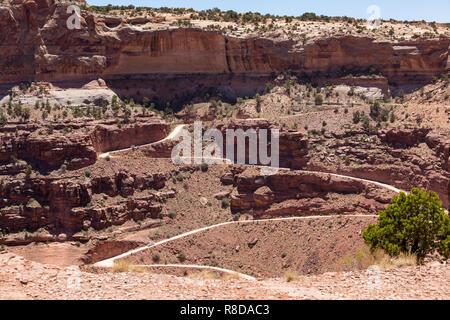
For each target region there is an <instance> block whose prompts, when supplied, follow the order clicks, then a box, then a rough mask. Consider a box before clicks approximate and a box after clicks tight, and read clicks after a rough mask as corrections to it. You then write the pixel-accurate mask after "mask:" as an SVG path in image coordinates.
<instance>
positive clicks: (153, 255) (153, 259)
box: [152, 253, 161, 263]
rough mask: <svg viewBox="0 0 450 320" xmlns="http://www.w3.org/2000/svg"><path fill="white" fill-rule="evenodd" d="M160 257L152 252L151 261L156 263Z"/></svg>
mask: <svg viewBox="0 0 450 320" xmlns="http://www.w3.org/2000/svg"><path fill="white" fill-rule="evenodd" d="M160 259H161V258H160V256H159V254H157V253H154V254H152V261H153V262H154V263H158V262H159V260H160Z"/></svg>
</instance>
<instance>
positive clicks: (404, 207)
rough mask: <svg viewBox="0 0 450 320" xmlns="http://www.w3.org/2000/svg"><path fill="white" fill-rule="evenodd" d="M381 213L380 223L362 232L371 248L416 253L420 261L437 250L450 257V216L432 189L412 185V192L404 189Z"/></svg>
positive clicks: (394, 253)
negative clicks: (405, 191)
mask: <svg viewBox="0 0 450 320" xmlns="http://www.w3.org/2000/svg"><path fill="white" fill-rule="evenodd" d="M379 215H380V216H379V218H378V224H377V225H373V224H371V225H369V226H368V227H367V229H366V230H365V231H364V233H363V238H364V241H365V242H366V243H368V244H370V246H371V248H372V249H376V248H381V249H383V250H385V251H386V253H388V254H389V255H391V256H398V255H399V254H400V253H402V252H403V253H408V254H416V255H417V260H418V262H419V263H421V262H423V259H424V257H425V256H426V255H427V254H429V253H432V252H434V251H435V250H437V251H438V252H439V253H440V254H441V255H442V256H443V257H444V258H445V259H447V258H448V256H449V253H450V218H449V217H448V215H447V214H446V213H445V211H444V208H443V207H442V203H441V202H440V201H439V197H438V196H437V194H436V193H434V192H433V191H430V192H429V193H426V192H425V191H423V190H420V189H418V188H413V189H412V191H411V193H410V194H405V193H404V192H402V193H400V195H396V196H394V198H393V199H392V201H391V204H390V205H389V206H388V207H387V208H386V210H384V211H381V212H380V213H379Z"/></svg>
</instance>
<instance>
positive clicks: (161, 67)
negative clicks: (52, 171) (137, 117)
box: [0, 0, 450, 91]
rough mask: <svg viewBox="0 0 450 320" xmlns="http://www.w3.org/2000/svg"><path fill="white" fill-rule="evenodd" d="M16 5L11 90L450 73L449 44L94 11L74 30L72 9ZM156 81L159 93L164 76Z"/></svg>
mask: <svg viewBox="0 0 450 320" xmlns="http://www.w3.org/2000/svg"><path fill="white" fill-rule="evenodd" d="M15 3H17V4H15V5H12V6H7V7H0V42H1V43H2V47H1V52H0V56H1V59H0V70H1V72H0V83H4V84H5V83H11V82H18V81H23V80H51V81H68V80H79V81H84V80H88V79H92V78H97V77H100V76H101V77H103V78H105V79H111V80H112V79H117V78H118V77H119V78H123V77H127V76H130V75H141V76H144V78H145V77H149V76H156V75H166V76H167V75H176V74H177V75H180V74H181V75H193V74H198V73H201V74H217V75H219V74H224V73H225V74H250V75H252V74H253V75H256V74H266V75H267V74H270V73H273V72H274V73H277V72H284V71H286V70H291V71H293V72H298V73H303V72H305V73H308V74H313V73H316V72H321V73H322V76H323V75H324V74H330V73H331V74H333V73H336V72H340V71H342V70H348V71H352V70H358V71H361V70H366V69H368V68H369V67H372V68H374V69H376V70H378V71H380V72H382V73H383V74H385V75H386V76H387V77H388V79H389V81H390V82H396V83H398V84H404V83H424V82H425V81H428V80H429V79H430V78H431V76H433V75H438V74H440V73H443V72H446V70H448V59H449V54H448V51H449V45H450V39H447V38H441V39H439V40H417V41H408V42H400V43H395V44H394V43H389V42H377V41H375V40H374V39H370V38H364V37H357V36H342V37H334V38H328V39H322V40H319V41H316V42H313V43H307V44H306V45H302V44H300V43H297V42H296V41H292V40H289V41H276V40H273V39H262V38H261V39H259V38H252V39H248V38H242V39H240V38H232V37H228V36H224V35H222V34H219V33H215V32H206V31H202V30H199V29H189V28H179V29H171V30H151V29H150V30H147V29H143V28H136V27H133V25H132V24H131V23H129V21H125V20H123V19H121V18H115V20H117V21H110V20H111V19H110V18H104V17H100V16H96V15H94V14H91V13H87V12H83V13H82V19H81V29H80V30H76V29H75V30H69V29H68V28H67V27H66V21H67V18H68V17H69V14H67V13H66V8H67V6H68V4H59V3H57V2H55V1H54V0H35V1H33V0H28V1H16V2H15ZM180 57H182V58H180ZM149 79H150V80H151V83H152V84H153V86H155V88H156V87H158V81H157V78H154V77H153V78H149ZM224 81H225V80H224ZM147 84H148V83H147ZM142 87H145V86H142ZM153 91H155V90H153Z"/></svg>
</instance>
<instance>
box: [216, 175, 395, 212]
mask: <svg viewBox="0 0 450 320" xmlns="http://www.w3.org/2000/svg"><path fill="white" fill-rule="evenodd" d="M227 178H229V176H224V179H223V181H224V182H225V183H226V180H227ZM232 179H233V183H234V185H235V186H236V189H235V190H234V191H233V193H232V194H231V209H232V211H234V212H240V213H243V212H249V213H251V214H252V215H256V216H259V215H265V216H302V215H317V214H338V213H352V214H358V213H359V214H376V213H377V211H378V210H382V209H384V208H385V206H386V204H387V203H388V202H389V200H390V198H391V197H392V196H393V192H390V191H388V190H384V189H383V188H380V187H374V186H373V185H370V184H368V183H365V182H359V181H354V180H350V179H347V178H338V177H334V176H331V175H328V174H318V173H310V172H302V171H295V172H290V171H286V170H281V171H279V172H278V173H277V174H274V175H271V176H263V175H261V174H258V173H257V171H256V170H254V169H246V170H244V171H243V172H241V173H239V172H235V174H234V175H233V178H232Z"/></svg>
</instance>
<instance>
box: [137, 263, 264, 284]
mask: <svg viewBox="0 0 450 320" xmlns="http://www.w3.org/2000/svg"><path fill="white" fill-rule="evenodd" d="M133 266H135V267H144V268H180V269H183V268H184V269H203V270H212V271H219V272H223V273H228V274H231V275H236V276H238V277H240V278H242V279H245V280H250V281H256V278H254V277H252V276H249V275H247V274H243V273H240V272H236V271H233V270H228V269H224V268H219V267H211V266H198V265H194V264H139V265H133Z"/></svg>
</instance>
